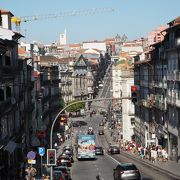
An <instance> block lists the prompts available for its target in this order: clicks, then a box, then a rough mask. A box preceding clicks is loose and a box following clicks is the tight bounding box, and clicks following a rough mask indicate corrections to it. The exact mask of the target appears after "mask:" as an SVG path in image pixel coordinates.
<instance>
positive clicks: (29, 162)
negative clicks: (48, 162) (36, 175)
mask: <svg viewBox="0 0 180 180" xmlns="http://www.w3.org/2000/svg"><path fill="white" fill-rule="evenodd" d="M28 164H36V160H31V159H28Z"/></svg>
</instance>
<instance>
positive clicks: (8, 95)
mask: <svg viewBox="0 0 180 180" xmlns="http://www.w3.org/2000/svg"><path fill="white" fill-rule="evenodd" d="M6 96H7V98H9V97H11V87H9V86H7V87H6Z"/></svg>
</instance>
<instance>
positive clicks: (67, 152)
mask: <svg viewBox="0 0 180 180" xmlns="http://www.w3.org/2000/svg"><path fill="white" fill-rule="evenodd" d="M62 156H68V157H69V158H70V160H71V163H73V162H74V159H73V153H72V151H67V150H65V151H64V152H63V153H62Z"/></svg>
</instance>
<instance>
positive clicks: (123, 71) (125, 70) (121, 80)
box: [112, 61, 134, 142]
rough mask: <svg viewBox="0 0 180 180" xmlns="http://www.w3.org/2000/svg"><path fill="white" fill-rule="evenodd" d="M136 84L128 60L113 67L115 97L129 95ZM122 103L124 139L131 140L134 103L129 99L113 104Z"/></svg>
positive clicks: (122, 132) (122, 131)
mask: <svg viewBox="0 0 180 180" xmlns="http://www.w3.org/2000/svg"><path fill="white" fill-rule="evenodd" d="M132 85H134V74H133V71H132V70H131V65H129V64H128V62H127V61H122V63H121V64H118V65H116V64H115V65H113V67H112V92H113V97H114V98H118V97H129V96H130V94H131V86H132ZM117 103H118V104H120V106H121V107H122V121H121V129H122V130H121V132H120V133H121V134H122V137H123V141H124V142H125V141H131V140H132V137H133V135H134V104H133V103H132V102H131V100H129V99H123V100H120V101H119V102H117V101H116V102H115V103H114V104H113V105H114V106H116V104H117Z"/></svg>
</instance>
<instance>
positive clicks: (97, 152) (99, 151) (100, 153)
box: [95, 146, 104, 155]
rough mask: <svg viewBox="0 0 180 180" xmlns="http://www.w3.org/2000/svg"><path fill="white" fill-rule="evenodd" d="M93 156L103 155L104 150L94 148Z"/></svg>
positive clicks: (98, 147)
mask: <svg viewBox="0 0 180 180" xmlns="http://www.w3.org/2000/svg"><path fill="white" fill-rule="evenodd" d="M95 154H96V155H104V150H103V148H102V147H101V146H96V147H95Z"/></svg>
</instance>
